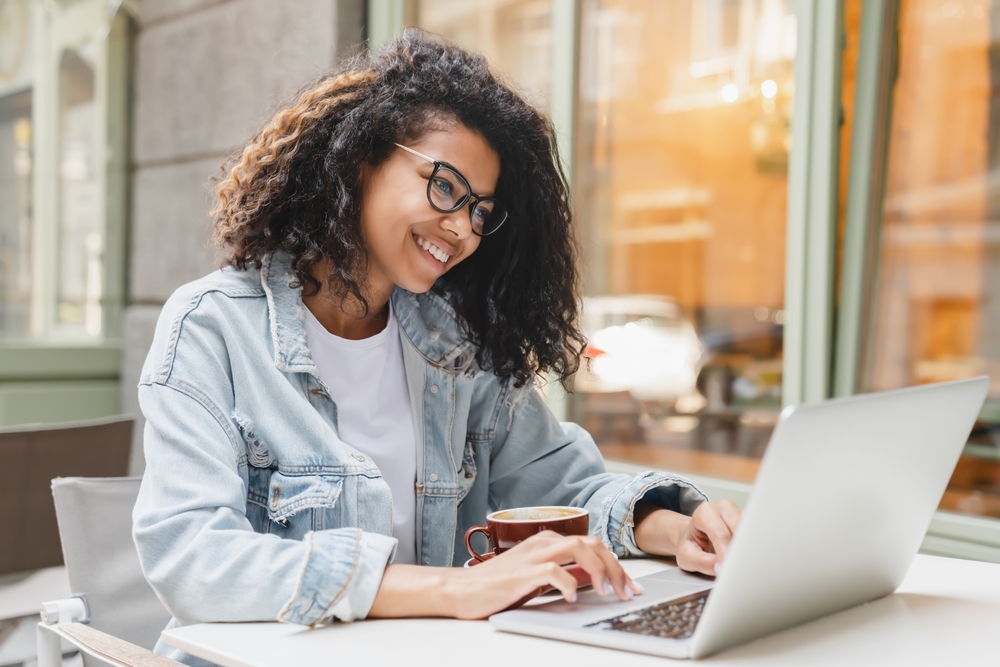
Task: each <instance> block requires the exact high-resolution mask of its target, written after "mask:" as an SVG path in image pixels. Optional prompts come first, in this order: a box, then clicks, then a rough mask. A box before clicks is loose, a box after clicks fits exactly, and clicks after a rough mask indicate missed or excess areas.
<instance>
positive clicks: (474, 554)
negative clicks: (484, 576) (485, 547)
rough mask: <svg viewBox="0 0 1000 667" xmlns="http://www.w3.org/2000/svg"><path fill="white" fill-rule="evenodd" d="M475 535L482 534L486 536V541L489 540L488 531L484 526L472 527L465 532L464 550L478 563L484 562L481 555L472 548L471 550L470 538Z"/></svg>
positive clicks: (484, 557)
mask: <svg viewBox="0 0 1000 667" xmlns="http://www.w3.org/2000/svg"><path fill="white" fill-rule="evenodd" d="M476 533H482V534H483V535H485V536H486V539H487V540H489V539H490V533H489V529H488V528H487V527H486V526H473V527H472V528H470V529H468V530H467V531H465V548H466V549H468V550H469V553H470V554H472V557H473V558H475V559H476V560H478V561H479V562H480V563H481V562H483V561H484V560H486V556H484V555H482V554H481V553H479V552H478V551H476V550H475V549H474V548H472V536H473V535H475V534H476Z"/></svg>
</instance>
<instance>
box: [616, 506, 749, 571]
mask: <svg viewBox="0 0 1000 667" xmlns="http://www.w3.org/2000/svg"><path fill="white" fill-rule="evenodd" d="M741 515H742V512H741V511H740V508H739V507H738V506H737V505H736V503H734V502H732V501H731V500H720V501H718V502H705V503H702V504H701V505H699V506H698V508H697V509H696V510H695V511H694V514H692V515H691V516H685V515H683V514H678V513H677V512H671V511H670V510H665V509H658V508H655V507H653V506H651V505H647V504H645V503H641V502H640V503H639V504H637V505H636V509H635V529H634V536H635V542H636V545H637V546H638V547H639V548H640V549H642V550H643V551H645V552H646V553H649V554H653V555H656V556H674V557H676V558H677V565H678V566H679V567H680V568H681V569H682V570H687V571H689V572H700V573H702V574H707V575H710V576H715V575H716V574H718V572H719V568H720V567H721V565H722V562H723V561H724V560H725V558H726V554H727V553H728V552H729V542H730V541H731V540H732V538H733V533H735V532H736V527H737V526H738V525H739V522H740V517H741Z"/></svg>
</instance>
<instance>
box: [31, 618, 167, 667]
mask: <svg viewBox="0 0 1000 667" xmlns="http://www.w3.org/2000/svg"><path fill="white" fill-rule="evenodd" d="M47 627H50V628H52V629H54V630H55V631H56V632H57V633H59V634H60V635H61V636H63V637H65V638H66V639H67V640H68V641H69V642H70V643H71V644H73V645H74V646H76V647H77V648H79V649H80V650H81V651H83V652H84V653H87V654H89V655H92V656H94V657H95V658H99V659H101V660H105V661H108V662H111V664H116V663H117V664H121V665H124V666H125V667H184V665H182V664H181V663H179V662H177V661H176V660H171V659H170V658H165V657H163V656H162V655H157V654H155V653H153V652H152V651H150V650H149V649H145V648H143V647H141V646H136V645H135V644H130V643H129V642H127V641H125V640H123V639H118V637H113V636H112V635H109V634H107V633H105V632H101V631H100V630H95V629H94V628H91V627H89V626H87V625H84V624H83V623H65V624H62V625H53V626H47ZM39 667H41V664H39Z"/></svg>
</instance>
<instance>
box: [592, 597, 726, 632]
mask: <svg viewBox="0 0 1000 667" xmlns="http://www.w3.org/2000/svg"><path fill="white" fill-rule="evenodd" d="M710 592H711V591H710V590H707V591H700V592H698V593H694V594H693V595H688V596H686V597H682V598H678V599H675V600H668V601H667V602H663V603H661V604H658V605H654V606H652V607H645V608H643V609H638V610H636V611H630V612H629V613H627V614H622V615H621V616H615V617H614V618H608V619H605V620H603V621H597V622H596V623H591V624H589V625H587V626H586V627H588V628H596V629H598V630H618V631H620V632H631V633H634V634H638V635H649V636H651V637H663V638H665V639H687V638H688V637H690V636H691V635H692V634H694V629H695V626H697V625H698V620H699V619H700V618H701V612H702V610H703V609H704V608H705V600H707V599H708V594H709V593H710Z"/></svg>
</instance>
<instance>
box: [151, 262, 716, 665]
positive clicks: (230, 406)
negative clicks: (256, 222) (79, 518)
mask: <svg viewBox="0 0 1000 667" xmlns="http://www.w3.org/2000/svg"><path fill="white" fill-rule="evenodd" d="M293 281H294V274H293V273H292V272H291V270H290V268H289V264H288V260H287V257H285V256H284V255H281V254H276V255H273V256H271V257H269V258H267V259H266V260H265V262H264V264H263V267H262V268H261V269H260V270H259V271H257V270H247V271H238V270H233V269H223V270H222V271H219V272H216V273H213V274H211V275H209V276H207V277H205V278H203V279H201V280H198V281H196V282H193V283H190V284H188V285H185V286H184V287H181V288H180V289H178V290H177V291H176V292H175V293H174V294H173V296H171V297H170V299H169V300H168V301H167V303H166V305H165V306H164V308H163V312H162V314H161V315H160V319H159V323H158V324H157V328H156V334H155V337H154V340H153V345H152V349H151V350H150V352H149V356H148V357H147V359H146V363H145V365H144V366H143V371H142V378H141V380H140V383H139V402H140V405H141V407H142V412H143V414H144V415H145V417H146V429H145V434H144V436H145V443H144V446H145V454H146V472H145V476H144V478H143V481H142V489H141V491H140V493H139V500H138V503H137V504H136V507H135V511H134V515H133V519H134V537H135V542H136V546H137V547H138V550H139V557H140V560H141V563H142V567H143V571H144V572H145V574H146V577H147V578H148V579H149V582H150V583H151V584H152V586H153V588H154V589H155V590H156V592H157V594H158V595H159V597H160V599H161V600H162V601H163V603H164V604H165V605H166V607H167V609H168V610H169V611H170V612H171V613H172V614H173V616H174V621H173V622H172V624H182V625H183V624H190V623H199V622H204V621H262V620H279V621H285V622H290V623H300V624H306V625H311V624H315V623H318V622H321V621H328V620H332V619H339V620H343V621H347V620H353V619H360V618H364V617H365V616H366V615H367V613H368V610H369V608H370V607H371V604H372V601H373V600H374V598H375V594H376V592H377V591H378V587H379V584H380V582H381V579H382V572H383V570H384V568H385V565H386V563H387V562H389V561H390V560H391V558H392V555H393V553H394V551H395V546H396V540H395V539H394V538H393V537H391V536H390V533H391V528H392V498H391V494H390V491H389V487H388V485H387V484H386V483H385V482H384V481H383V480H382V478H381V476H380V474H379V470H378V468H377V467H376V466H375V465H374V463H373V462H372V461H371V459H370V458H368V457H367V456H365V455H364V453H362V452H359V451H358V450H356V449H355V448H354V447H352V446H351V444H350V443H347V442H344V441H343V440H341V439H340V437H339V436H338V429H337V406H336V405H335V404H334V402H333V401H332V399H331V398H330V395H329V390H328V388H327V386H326V385H325V384H324V383H323V381H322V380H320V377H319V373H318V371H317V370H316V366H315V365H314V364H313V361H312V358H311V357H310V354H309V348H308V346H307V344H306V332H305V327H304V319H303V316H304V312H305V311H304V306H303V304H302V299H301V294H300V290H299V289H295V288H293V287H291V286H290V284H291V283H292V282H293ZM392 298H393V307H394V309H395V313H396V317H397V319H398V320H399V325H400V338H401V344H402V349H403V361H404V367H405V371H406V379H407V384H408V386H409V393H410V401H411V403H412V408H413V422H414V429H415V434H416V443H417V480H416V486H415V488H414V493H416V496H417V505H416V534H417V544H416V549H417V559H418V562H420V563H423V564H426V565H437V566H444V565H449V566H451V565H460V564H462V563H463V562H464V561H465V560H466V559H467V558H468V555H467V553H466V549H465V545H464V542H463V536H464V532H465V530H466V528H468V527H469V526H472V525H476V524H480V523H482V522H483V521H484V518H485V516H486V514H487V513H488V512H491V511H493V510H496V509H501V508H507V507H520V506H530V505H573V506H578V507H586V508H587V510H589V512H590V532H591V533H592V534H594V535H597V536H599V537H600V538H601V540H602V541H603V542H604V544H606V545H607V547H608V548H609V549H611V550H613V551H614V552H615V553H616V554H618V555H619V556H621V557H625V556H641V555H644V554H643V552H642V551H641V550H640V549H639V548H638V547H637V546H636V544H635V540H634V539H633V535H632V511H633V508H634V507H635V503H636V501H638V500H640V499H643V498H645V499H646V500H647V501H650V502H652V503H654V504H657V505H660V506H662V507H666V508H669V509H673V510H676V511H679V512H683V513H685V514H690V513H691V512H693V511H694V508H695V507H697V506H698V505H699V504H700V503H701V502H702V501H704V500H705V496H704V495H703V494H702V493H701V492H700V491H699V490H698V489H696V488H695V487H694V486H693V485H692V484H691V483H690V482H688V481H687V480H684V479H683V478H680V477H677V476H675V475H670V474H664V473H654V472H649V473H645V474H642V475H639V476H637V477H629V476H627V475H613V474H609V473H607V472H606V471H605V469H604V464H603V461H602V459H601V455H600V453H599V451H598V449H597V447H596V446H595V444H594V441H593V440H592V439H591V437H590V436H589V435H588V434H587V432H586V431H584V430H583V429H581V428H580V427H579V426H577V425H575V424H570V423H560V422H558V421H557V420H556V419H555V417H554V416H553V415H552V413H551V412H550V411H549V410H548V408H547V407H546V405H545V403H544V402H543V400H542V398H541V397H540V395H539V394H538V392H537V391H536V390H535V389H534V388H533V387H531V386H530V385H529V386H526V387H523V388H520V389H517V388H514V386H513V384H512V383H511V382H510V381H507V380H501V379H499V378H498V377H497V376H496V375H494V374H493V373H490V372H487V371H483V370H482V369H481V368H480V367H479V366H478V364H477V363H476V362H475V359H474V356H475V355H474V352H475V350H474V348H473V346H472V345H471V344H470V343H468V342H467V341H464V340H463V339H462V336H461V333H460V331H461V329H460V327H459V325H458V322H457V320H456V315H455V312H454V310H453V309H452V308H451V306H450V305H449V304H448V303H447V301H446V300H445V299H444V298H442V297H441V296H439V295H437V294H434V293H427V294H412V293H410V292H406V291H404V290H401V289H397V290H396V292H395V294H394V295H393V297H392ZM160 648H166V647H162V646H161V647H158V649H160Z"/></svg>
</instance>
